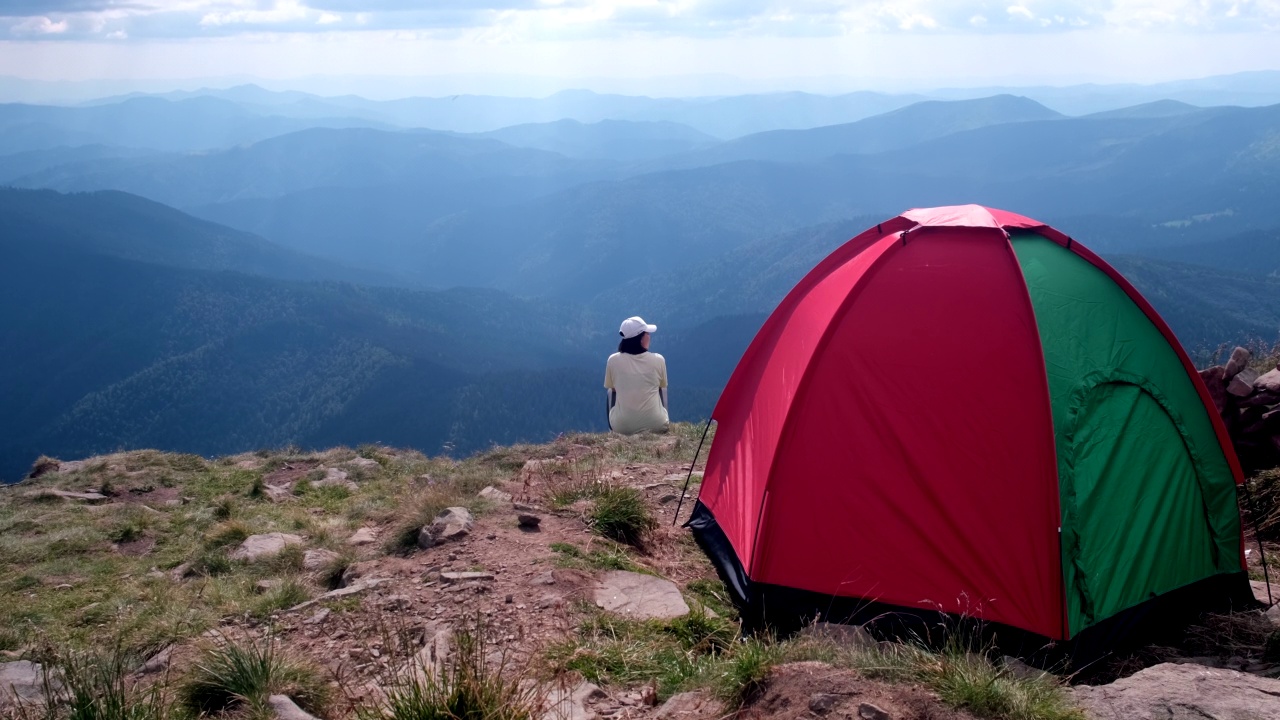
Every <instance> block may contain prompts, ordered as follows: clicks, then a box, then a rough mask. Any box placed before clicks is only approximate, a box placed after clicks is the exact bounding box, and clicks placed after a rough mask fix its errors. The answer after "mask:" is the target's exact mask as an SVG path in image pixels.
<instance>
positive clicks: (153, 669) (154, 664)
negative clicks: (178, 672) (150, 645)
mask: <svg viewBox="0 0 1280 720" xmlns="http://www.w3.org/2000/svg"><path fill="white" fill-rule="evenodd" d="M171 657H173V646H172V645H170V646H169V647H167V648H165V649H163V650H161V651H160V652H158V653H156V654H155V655H152V656H151V658H150V659H149V660H147V661H146V662H144V663H142V667H140V668H138V674H139V675H155V674H156V673H161V672H164V671H165V670H168V669H169V659H170V658H171Z"/></svg>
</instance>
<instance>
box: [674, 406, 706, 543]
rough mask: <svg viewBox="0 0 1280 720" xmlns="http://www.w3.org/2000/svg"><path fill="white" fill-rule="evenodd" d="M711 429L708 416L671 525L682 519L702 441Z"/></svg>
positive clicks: (700, 452)
mask: <svg viewBox="0 0 1280 720" xmlns="http://www.w3.org/2000/svg"><path fill="white" fill-rule="evenodd" d="M710 429H711V418H707V424H706V427H703V428H702V439H701V440H699V441H698V449H697V450H694V451H693V463H692V464H690V465H689V474H688V475H686V476H685V478H684V489H683V490H681V491H680V502H679V503H677V504H676V516H675V517H673V518H671V527H675V526H676V521H678V520H679V519H680V508H682V507H684V496H685V493H687V492H689V481H690V480H692V479H693V469H694V468H696V467H698V456H699V455H701V454H702V443H703V442H705V441H706V439H707V431H708V430H710Z"/></svg>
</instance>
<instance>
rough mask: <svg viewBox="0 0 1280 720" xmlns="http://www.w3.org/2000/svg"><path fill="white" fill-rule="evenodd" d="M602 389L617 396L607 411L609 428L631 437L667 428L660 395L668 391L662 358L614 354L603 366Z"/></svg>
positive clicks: (657, 355) (664, 361) (665, 413)
mask: <svg viewBox="0 0 1280 720" xmlns="http://www.w3.org/2000/svg"><path fill="white" fill-rule="evenodd" d="M604 386H605V387H606V388H610V389H612V390H614V391H615V392H616V393H617V398H616V401H615V402H614V404H613V406H612V407H610V408H609V426H610V427H611V428H613V431H614V432H618V433H623V434H624V435H630V434H632V433H637V432H642V431H644V430H661V429H663V428H665V427H666V426H667V423H668V422H669V418H668V416H667V408H666V407H664V406H663V403H662V398H661V395H660V393H659V390H660V389H661V388H665V387H667V361H666V359H665V358H663V357H662V356H661V355H659V354H657V353H652V352H642V353H640V354H639V355H631V354H628V353H623V352H617V353H614V354H613V355H610V356H609V361H608V362H607V363H606V365H605V373H604Z"/></svg>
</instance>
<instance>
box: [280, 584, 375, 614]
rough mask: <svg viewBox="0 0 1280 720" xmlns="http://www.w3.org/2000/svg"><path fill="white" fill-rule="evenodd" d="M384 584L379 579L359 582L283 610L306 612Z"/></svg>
mask: <svg viewBox="0 0 1280 720" xmlns="http://www.w3.org/2000/svg"><path fill="white" fill-rule="evenodd" d="M384 582H387V581H386V580H383V579H379V578H369V579H368V580H361V581H360V582H357V583H356V584H354V585H352V586H351V587H344V588H339V589H337V590H330V591H329V592H327V593H325V594H323V595H321V596H320V597H318V598H316V599H314V600H308V601H306V602H304V603H300V604H298V605H294V606H293V607H291V608H289V609H288V610H285V612H297V611H299V610H306V609H307V608H309V607H315V606H316V605H317V604H319V603H322V602H324V601H326V600H337V599H338V598H344V597H347V596H349V595H355V594H357V593H362V592H364V591H366V590H371V589H373V588H376V587H378V586H379V585H381V584H382V583H384Z"/></svg>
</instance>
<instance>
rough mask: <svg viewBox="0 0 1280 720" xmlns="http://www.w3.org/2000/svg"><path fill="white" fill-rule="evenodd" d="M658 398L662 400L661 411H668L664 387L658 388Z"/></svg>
mask: <svg viewBox="0 0 1280 720" xmlns="http://www.w3.org/2000/svg"><path fill="white" fill-rule="evenodd" d="M658 397H660V398H662V409H663V410H668V409H669V408H668V407H667V389H666V388H664V387H660V388H658Z"/></svg>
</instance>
